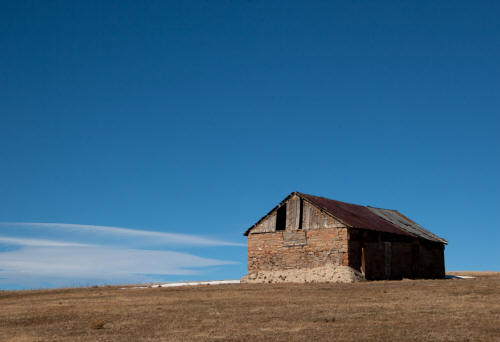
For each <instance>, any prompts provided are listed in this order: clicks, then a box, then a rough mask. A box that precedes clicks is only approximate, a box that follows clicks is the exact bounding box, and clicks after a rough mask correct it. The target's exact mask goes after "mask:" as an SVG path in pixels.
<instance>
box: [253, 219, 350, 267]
mask: <svg viewBox="0 0 500 342" xmlns="http://www.w3.org/2000/svg"><path fill="white" fill-rule="evenodd" d="M347 248H348V241H347V228H329V229H316V230H309V231H304V230H294V231H277V232H273V233H261V234H249V235H248V272H249V273H253V272H257V271H278V270H284V269H294V268H312V267H319V266H323V265H325V264H329V263H331V264H337V265H347V264H348V258H347Z"/></svg>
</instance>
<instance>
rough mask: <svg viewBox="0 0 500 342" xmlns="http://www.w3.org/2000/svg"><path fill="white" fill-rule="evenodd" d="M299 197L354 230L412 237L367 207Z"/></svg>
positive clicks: (321, 198)
mask: <svg viewBox="0 0 500 342" xmlns="http://www.w3.org/2000/svg"><path fill="white" fill-rule="evenodd" d="M297 195H298V196H300V197H302V198H304V199H306V200H308V201H309V202H311V203H312V204H314V205H315V206H317V207H320V208H321V209H323V210H325V211H326V212H328V213H329V214H331V215H332V216H334V217H335V218H336V219H338V220H340V221H341V222H343V223H344V224H346V225H347V226H349V227H353V228H363V229H369V230H376V231H379V232H384V233H393V234H399V235H410V236H411V235H412V234H410V233H409V232H407V231H406V230H402V229H400V228H399V227H397V226H395V225H394V224H392V223H391V222H388V221H387V220H385V219H384V218H382V217H380V216H379V215H377V214H375V213H373V212H372V211H371V210H370V209H368V208H367V207H365V206H362V205H357V204H351V203H346V202H340V201H336V200H331V199H328V198H324V197H318V196H312V195H307V194H302V193H297Z"/></svg>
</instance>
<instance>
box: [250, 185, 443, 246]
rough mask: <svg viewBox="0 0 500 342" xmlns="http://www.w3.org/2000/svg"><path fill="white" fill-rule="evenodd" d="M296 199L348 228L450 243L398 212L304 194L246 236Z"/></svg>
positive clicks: (298, 193) (298, 194)
mask: <svg viewBox="0 0 500 342" xmlns="http://www.w3.org/2000/svg"><path fill="white" fill-rule="evenodd" d="M293 195H297V196H299V197H301V198H302V199H304V200H306V201H308V202H310V203H311V204H312V205H314V206H316V207H318V208H319V209H321V210H323V211H324V212H326V213H327V214H329V215H330V216H332V217H334V218H335V219H337V220H339V221H341V222H342V223H344V224H345V225H346V226H348V227H352V228H361V229H368V230H375V231H379V232H384V233H392V234H399V235H406V236H414V237H419V238H423V239H426V240H430V241H434V242H439V243H444V244H446V243H447V242H446V240H445V239H443V238H440V237H439V236H437V235H435V234H433V233H431V232H429V231H428V230H426V229H425V228H423V227H422V226H420V225H418V224H417V223H415V222H414V221H412V220H410V219H409V218H407V217H406V216H404V215H403V214H401V213H399V212H398V211H396V210H390V209H381V208H373V207H367V206H362V205H358V204H351V203H346V202H341V201H336V200H332V199H329V198H325V197H319V196H313V195H308V194H303V193H300V192H292V193H291V194H290V195H288V196H287V197H286V198H285V199H284V200H283V201H281V203H280V204H279V205H277V206H276V207H274V208H273V209H272V210H271V211H270V212H269V213H267V214H266V215H265V216H264V217H262V218H261V219H260V220H259V221H258V222H257V223H255V224H254V225H253V226H252V227H250V228H248V229H247V230H246V231H245V234H244V235H248V233H249V232H250V230H251V229H252V228H253V227H255V226H256V225H257V224H258V223H260V222H261V221H262V220H263V219H265V218H266V217H267V216H269V215H270V214H271V213H272V212H273V211H275V210H276V209H277V208H278V207H279V206H281V205H282V204H283V203H284V202H286V201H287V200H288V199H289V198H290V197H292V196H293Z"/></svg>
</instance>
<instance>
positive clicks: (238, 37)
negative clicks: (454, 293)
mask: <svg viewBox="0 0 500 342" xmlns="http://www.w3.org/2000/svg"><path fill="white" fill-rule="evenodd" d="M498 13H500V4H499V3H498V2H497V1H480V2H474V3H473V2H465V1H464V2H462V1H453V2H430V1H415V2H411V1H409V2H400V1H394V2H392V1H383V2H361V1H346V2H337V1H308V2H305V1H304V2H295V1H289V2H286V3H285V2H282V1H279V2H274V1H241V2H238V1H220V2H209V1H200V2H196V1H193V2H181V1H179V2H172V1H148V2H140V1H71V2H67V1H51V2H31V1H14V2H7V1H2V2H1V10H0V43H1V46H2V51H1V53H0V222H2V223H1V224H0V288H37V287H51V286H70V285H89V284H94V283H117V282H143V281H171V280H201V279H203V280H208V279H224V278H225V279H229V278H239V277H240V276H241V275H242V274H244V273H245V271H246V248H245V246H244V244H245V238H244V237H243V236H242V233H243V232H244V230H245V229H246V228H248V227H249V226H250V225H251V224H253V223H254V222H255V221H256V220H257V219H259V218H260V217H261V216H262V215H263V214H265V213H266V212H267V211H268V210H269V209H271V208H272V207H273V206H274V205H275V204H276V203H277V202H279V201H280V200H281V199H282V198H284V197H285V196H286V195H287V194H288V193H290V192H291V191H301V192H305V193H310V194H315V195H321V196H325V197H330V198H334V199H338V200H343V201H347V202H353V203H359V204H367V205H372V206H377V207H384V208H393V209H398V210H399V211H401V212H402V213H404V214H405V215H407V216H409V217H411V218H412V219H414V220H415V221H417V222H418V223H420V224H421V225H423V226H424V227H426V228H427V229H429V230H431V231H433V232H435V233H437V234H438V235H440V236H443V237H445V238H446V239H447V240H448V241H449V245H448V246H447V247H446V266H447V268H448V269H450V270H465V269H467V270H500V266H499V263H498V260H500V252H499V251H498V248H497V246H496V245H497V242H498V241H499V240H500V233H499V231H500V229H499V228H500V219H499V215H498V213H499V211H500V210H499V209H500V196H499V195H500V181H499V177H498V175H499V174H500V162H499V159H500V158H499V156H500V138H499V133H498V132H499V128H500V118H499V117H500V96H499V94H500V63H499V61H500V44H499V41H500V26H499V25H498ZM26 222H28V223H37V224H31V225H26V224H20V223H26ZM47 223H58V225H54V224H51V225H49V224H47ZM103 227H104V228H103ZM106 227H116V228H120V229H121V230H120V229H118V230H116V229H115V230H113V229H112V228H106ZM137 231H139V233H137ZM140 231H143V232H144V233H143V234H141V233H140ZM151 232H156V233H164V235H155V233H152V234H150V233H151ZM179 234H181V235H179ZM207 241H210V242H209V243H208V242H207ZM151 260H154V261H151Z"/></svg>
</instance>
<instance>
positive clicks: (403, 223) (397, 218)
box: [368, 207, 448, 243]
mask: <svg viewBox="0 0 500 342" xmlns="http://www.w3.org/2000/svg"><path fill="white" fill-rule="evenodd" d="M368 209H370V210H371V211H372V212H374V213H375V214H377V215H378V216H380V217H382V218H384V219H385V220H387V221H389V222H391V223H392V224H394V225H396V226H398V227H399V228H401V229H404V230H406V231H407V232H409V233H412V234H414V235H416V236H418V237H421V238H424V239H427V240H431V241H435V242H441V243H448V242H447V241H446V240H445V239H442V238H440V237H439V236H437V235H435V234H433V233H431V232H430V231H428V230H427V229H425V228H424V227H422V226H420V225H419V224H418V223H416V222H414V221H412V220H410V219H409V218H407V217H406V216H404V215H403V214H401V213H399V212H398V211H397V210H390V209H382V208H373V207H368Z"/></svg>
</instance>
